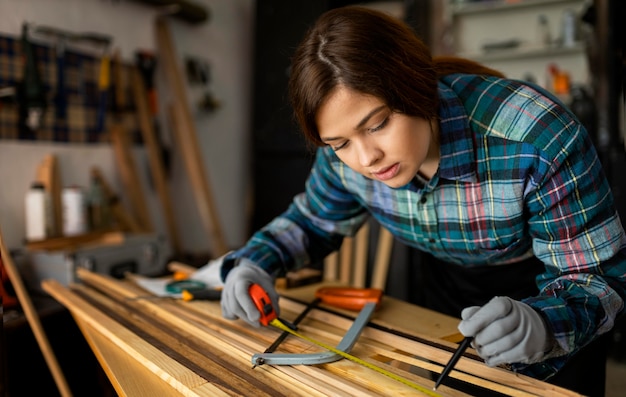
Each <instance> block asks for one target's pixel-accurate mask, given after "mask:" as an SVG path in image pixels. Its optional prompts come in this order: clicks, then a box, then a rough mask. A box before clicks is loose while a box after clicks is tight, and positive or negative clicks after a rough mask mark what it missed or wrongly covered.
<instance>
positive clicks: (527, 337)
mask: <svg viewBox="0 0 626 397" xmlns="http://www.w3.org/2000/svg"><path fill="white" fill-rule="evenodd" d="M461 318H462V319H463V321H461V323H460V324H459V331H461V333H462V334H463V335H465V336H473V337H474V341H473V342H472V346H473V347H474V348H475V349H476V352H477V353H478V354H479V355H480V357H482V358H483V359H484V360H485V363H486V364H487V365H489V366H491V367H493V366H496V365H500V364H511V363H524V364H533V363H536V362H539V361H542V359H543V358H544V356H545V354H546V352H547V351H548V350H550V346H551V343H550V340H551V339H550V338H549V334H548V330H547V328H546V326H545V324H544V322H543V319H542V318H541V316H540V315H539V313H537V312H536V311H535V310H534V309H533V308H532V307H530V306H528V305H527V304H525V303H522V302H519V301H516V300H513V299H511V298H508V297H495V298H493V299H492V300H491V301H489V302H488V303H487V304H486V305H484V306H482V307H479V306H472V307H468V308H465V309H464V310H463V312H462V313H461Z"/></svg>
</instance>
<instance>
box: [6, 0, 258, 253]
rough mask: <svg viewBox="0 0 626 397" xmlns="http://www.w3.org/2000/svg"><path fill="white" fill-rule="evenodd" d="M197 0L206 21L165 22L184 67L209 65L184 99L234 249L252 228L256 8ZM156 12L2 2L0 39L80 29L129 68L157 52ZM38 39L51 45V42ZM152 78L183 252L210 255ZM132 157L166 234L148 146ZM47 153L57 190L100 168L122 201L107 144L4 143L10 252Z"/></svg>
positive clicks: (91, 3) (100, 1) (136, 7)
mask: <svg viewBox="0 0 626 397" xmlns="http://www.w3.org/2000/svg"><path fill="white" fill-rule="evenodd" d="M194 3H196V4H201V5H204V6H205V7H206V8H207V10H208V11H209V14H210V16H209V19H208V21H206V22H204V23H201V24H191V23H188V22H185V21H183V20H181V19H177V18H170V20H169V22H170V24H169V26H170V29H171V32H172V37H173V41H174V43H175V46H176V50H177V51H178V53H179V58H180V62H181V66H182V65H183V59H187V58H190V57H191V58H194V59H196V60H199V61H200V62H201V63H202V64H204V65H208V66H209V68H210V69H209V74H208V77H209V78H208V80H207V81H204V82H201V83H197V84H189V85H188V87H187V91H188V102H189V104H190V105H191V106H192V109H191V113H192V115H193V118H194V121H195V126H196V131H197V133H198V143H199V146H200V151H201V153H202V159H203V161H204V166H205V168H206V171H207V175H208V178H209V183H210V186H211V188H212V192H213V194H214V200H215V205H216V207H217V212H218V214H219V216H220V219H219V222H220V224H221V226H222V229H223V231H224V234H225V239H226V242H227V244H228V245H229V246H230V247H233V248H235V247H238V246H240V245H241V244H243V243H244V242H245V240H246V238H247V236H248V230H247V226H248V224H249V220H248V219H247V216H248V215H249V214H248V213H247V208H248V207H249V203H248V200H249V199H248V197H249V196H250V191H249V187H250V186H251V183H250V176H249V167H250V161H249V157H250V156H249V150H250V149H249V145H250V144H249V135H250V133H249V130H250V125H249V124H250V117H249V115H250V113H251V112H250V110H249V107H250V102H251V100H250V95H251V93H250V91H251V74H252V62H251V59H252V54H253V51H252V44H251V43H252V31H253V28H254V26H253V22H254V7H255V2H254V0H229V1H219V0H195V1H194ZM162 12H164V11H163V10H162V9H161V10H160V9H158V8H155V7H152V6H148V5H145V4H143V3H141V2H135V1H130V0H119V1H113V0H54V1H50V0H0V36H9V37H10V36H12V37H15V38H18V39H19V37H20V34H21V30H22V24H23V23H24V22H28V23H33V24H37V25H46V26H52V27H57V28H61V29H64V30H67V31H70V32H77V33H80V32H96V33H100V34H105V35H110V36H111V37H112V39H113V41H112V43H111V49H112V50H119V53H120V55H121V60H122V62H128V63H133V62H134V59H135V58H134V57H135V52H136V51H138V50H148V51H153V52H156V48H155V42H156V41H155V31H154V21H155V18H156V17H157V16H158V15H159V14H160V13H162ZM39 40H41V38H39ZM33 41H35V40H33ZM38 43H39V44H44V45H46V44H47V45H52V44H53V43H54V41H49V42H48V43H45V42H43V41H39V42H38ZM80 50H81V51H84V52H86V53H89V51H90V48H89V47H88V46H85V48H82V49H80ZM92 50H94V49H93V48H92ZM95 50H97V49H95ZM95 55H97V53H96V54H95ZM155 78H156V86H157V92H158V97H159V105H160V109H159V113H160V117H159V124H160V134H161V137H162V139H163V141H164V144H165V145H166V146H168V147H169V148H170V150H171V169H170V172H169V179H168V182H169V185H170V194H171V197H172V200H173V204H174V215H175V219H176V223H177V229H178V233H179V236H180V240H181V242H182V248H183V250H184V251H185V252H191V253H204V252H207V251H209V250H210V247H211V244H210V241H209V238H210V237H209V236H208V235H207V232H206V230H205V227H204V226H203V224H202V223H201V219H202V218H201V217H200V216H199V214H198V210H197V205H196V203H195V199H194V195H193V191H192V188H191V185H190V182H189V179H188V176H187V173H186V169H185V167H184V163H183V159H182V158H181V155H180V151H179V150H178V148H177V147H176V145H175V141H173V140H172V138H171V135H170V132H169V131H168V122H169V121H168V120H167V118H166V117H165V115H166V114H167V111H166V105H167V104H168V103H170V101H172V100H175V98H172V97H171V95H170V93H169V92H167V89H166V87H165V80H164V75H163V72H162V71H161V70H159V69H158V65H157V71H156V74H155ZM206 97H210V98H211V99H212V100H214V101H215V102H216V103H217V104H218V106H217V108H215V109H213V110H207V108H206V107H204V108H203V107H201V106H200V105H198V104H199V103H200V102H202V100H203V99H205V98H206ZM204 103H205V104H206V101H205V102H204ZM133 153H134V155H135V162H136V164H137V167H138V171H139V172H140V175H141V178H142V187H143V189H144V190H143V191H144V192H145V194H146V197H147V200H148V203H146V205H147V207H148V208H149V211H150V214H151V216H152V220H153V222H154V224H155V227H156V228H157V231H158V232H159V233H160V234H163V235H166V234H167V232H166V227H165V222H164V219H163V216H162V210H161V208H162V207H161V205H160V203H159V201H158V196H157V193H156V191H155V189H154V187H153V186H152V184H151V183H150V181H149V179H150V178H149V167H148V159H147V155H146V152H145V149H144V148H143V146H141V145H135V146H134V147H133ZM47 154H55V155H56V156H57V159H58V161H59V168H60V176H61V180H62V184H63V186H68V185H79V186H84V187H87V186H88V185H89V170H90V168H91V167H92V166H96V165H97V166H98V167H99V168H100V169H101V171H102V173H103V174H104V176H105V178H106V179H107V180H108V181H109V182H110V183H111V184H112V187H113V188H114V189H115V190H116V191H117V192H118V193H120V194H121V195H122V199H123V200H124V201H125V200H127V199H126V198H125V197H124V195H123V192H122V191H121V186H122V184H121V179H120V176H119V172H118V170H117V168H116V164H115V156H114V153H113V151H112V147H111V146H110V144H109V143H107V142H104V143H103V142H80V143H76V142H54V141H51V140H31V141H29V140H21V139H0V180H1V181H2V186H1V187H0V226H1V227H2V231H3V233H4V237H5V242H6V243H7V245H8V246H9V248H19V247H20V246H21V245H22V244H23V238H24V195H25V193H26V191H27V189H28V188H29V186H30V184H31V182H32V181H33V179H34V178H35V176H36V170H37V167H38V165H39V163H40V162H41V161H42V160H43V158H44V156H45V155H47Z"/></svg>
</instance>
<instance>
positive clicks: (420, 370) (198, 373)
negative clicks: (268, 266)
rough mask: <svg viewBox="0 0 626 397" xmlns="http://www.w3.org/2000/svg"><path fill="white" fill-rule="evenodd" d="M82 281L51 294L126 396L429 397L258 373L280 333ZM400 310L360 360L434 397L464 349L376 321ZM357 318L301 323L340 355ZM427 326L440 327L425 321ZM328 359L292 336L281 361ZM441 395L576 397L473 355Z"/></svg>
mask: <svg viewBox="0 0 626 397" xmlns="http://www.w3.org/2000/svg"><path fill="white" fill-rule="evenodd" d="M78 277H79V278H80V279H81V281H82V282H81V283H80V284H74V285H70V286H63V285H61V284H60V283H58V282H56V281H54V280H47V281H44V283H43V288H44V289H45V290H46V291H47V292H48V293H49V294H50V295H52V296H53V297H54V298H55V299H56V300H58V301H59V302H60V303H61V304H63V305H64V306H66V307H67V308H68V309H69V310H70V312H71V313H72V314H73V316H74V318H75V319H76V321H77V322H78V324H79V325H80V326H81V329H82V330H83V332H85V333H86V337H87V339H88V341H90V344H91V345H92V348H93V349H94V352H96V356H97V357H98V358H99V359H100V360H101V363H102V365H103V367H104V368H105V369H106V372H107V375H108V376H109V378H110V379H111V381H112V383H113V385H114V387H116V390H117V391H118V393H119V394H120V395H131V394H132V393H129V392H128V390H129V389H128V387H129V386H128V383H129V382H130V383H131V384H133V385H135V387H140V386H138V384H140V383H141V382H142V378H141V376H144V377H146V376H147V375H146V374H150V375H149V376H148V377H151V378H153V379H152V381H149V380H148V379H147V378H146V385H148V384H153V383H151V382H153V381H155V379H156V384H157V385H163V384H167V385H168V387H169V388H171V389H172V390H168V394H166V395H170V393H169V392H170V391H171V392H172V394H171V395H187V396H209V395H211V396H214V395H224V396H237V395H255V396H264V395H266V396H281V395H282V396H298V395H301V396H356V395H358V396H413V395H415V396H419V395H424V394H423V393H420V392H419V391H418V390H415V389H413V388H411V387H409V386H406V385H405V384H403V383H401V382H398V381H396V380H394V379H391V378H389V377H386V376H384V375H382V374H379V373H377V372H375V371H372V370H371V369H369V368H367V367H365V366H362V365H359V364H357V363H354V362H352V361H349V360H345V359H343V360H339V361H337V362H333V363H329V364H321V365H294V366H290V365H286V366H271V365H261V366H258V367H256V368H254V369H252V365H251V363H250V359H251V357H252V355H253V354H255V353H259V352H263V351H264V350H265V349H266V348H267V347H268V346H269V345H271V344H272V342H273V341H274V340H275V339H276V338H277V337H278V336H279V334H280V331H278V330H276V329H274V328H272V327H261V328H255V327H252V326H250V325H248V324H247V323H245V322H243V321H241V320H237V321H232V320H226V319H224V318H223V317H222V315H221V309H220V305H219V302H215V301H192V302H184V301H181V300H175V299H171V298H158V297H155V296H150V295H149V294H148V293H147V291H145V290H143V289H141V288H140V287H139V286H137V285H135V284H133V283H131V282H130V281H125V280H117V279H113V278H110V277H107V276H104V275H101V274H96V273H91V272H89V271H87V270H82V269H81V270H80V271H79V272H78ZM312 299H313V295H311V300H312ZM398 303H399V302H397V301H396V300H394V299H391V298H387V297H383V300H382V302H381V305H380V307H379V309H378V310H377V312H376V313H374V315H373V317H372V320H371V322H370V324H369V325H368V326H367V327H365V329H364V330H363V332H362V334H361V336H360V337H359V339H358V341H357V343H356V344H355V346H354V348H353V349H352V351H351V353H352V354H354V355H355V356H357V357H359V358H360V359H362V360H364V361H367V362H369V363H372V364H374V365H376V366H380V367H382V368H384V369H385V370H386V371H390V372H392V373H394V374H395V375H397V376H399V377H402V378H404V379H407V380H409V381H410V382H414V383H416V384H419V385H421V386H423V387H424V388H425V389H432V387H433V386H434V379H436V378H437V375H438V374H439V373H440V372H441V370H442V368H443V366H444V365H445V363H446V362H447V361H448V360H449V358H450V356H451V355H452V352H453V351H454V348H455V347H456V344H455V343H453V342H450V341H448V340H444V339H438V338H435V337H431V336H428V335H423V334H420V333H419V332H414V333H413V334H411V333H410V332H408V331H410V330H409V329H408V327H407V326H406V325H403V326H401V327H402V328H403V330H402V331H400V330H398V329H392V328H390V327H389V326H388V325H390V324H391V323H392V321H391V320H389V319H385V320H384V321H378V319H377V317H378V318H380V317H384V316H383V315H384V313H385V312H389V311H391V312H393V310H392V308H393V306H396V304H398ZM280 306H281V317H283V318H285V319H287V320H293V319H294V318H295V317H297V316H298V314H299V313H300V312H302V311H303V310H304V309H305V308H306V306H307V301H302V300H301V299H300V297H299V298H297V299H296V298H287V297H286V296H283V297H282V298H281V302H280ZM399 306H400V307H402V308H403V311H404V316H405V317H408V318H410V317H411V316H414V321H420V318H419V314H423V313H424V312H423V311H420V310H419V309H420V308H417V307H416V306H413V305H409V304H407V303H402V304H399ZM411 306H412V307H413V308H415V309H416V310H415V311H414V312H411V311H410V309H411ZM422 310H423V309H422ZM357 315H358V313H355V312H352V313H350V312H349V311H348V312H344V311H336V310H332V309H328V308H325V307H324V306H323V305H320V306H319V307H315V308H314V309H312V310H311V311H310V312H309V313H308V315H307V316H306V317H305V318H304V319H303V320H302V321H301V322H300V323H299V325H298V330H299V331H298V332H300V333H303V334H306V335H308V336H309V337H312V338H315V339H316V340H319V341H322V342H324V343H327V344H329V345H333V346H334V345H337V343H338V342H339V341H340V340H341V339H342V337H343V336H344V334H345V333H346V331H347V330H348V329H349V328H350V326H351V325H352V323H353V321H354V318H355V317H356V316H357ZM422 317H425V316H422ZM404 321H406V319H405V320H404ZM423 321H433V320H431V319H430V318H423ZM434 321H435V322H436V321H438V320H434ZM442 324H443V323H442ZM444 325H445V324H444ZM444 332H445V331H444ZM103 346H104V347H103ZM105 349H109V350H111V349H113V350H115V351H116V353H115V354H116V357H117V358H116V360H117V361H124V363H125V365H126V366H130V367H136V368H137V370H136V371H137V374H138V375H137V377H135V376H128V368H126V369H125V370H124V371H122V372H119V371H118V372H116V370H115V368H113V365H112V364H111V363H110V362H109V361H107V360H105V358H106V357H107V354H106V353H105V352H104V351H105ZM320 350H321V348H320V347H318V346H315V345H312V344H311V343H309V342H307V341H305V340H302V339H298V338H296V337H292V336H290V337H288V338H286V339H285V340H284V341H283V342H282V343H281V345H280V346H279V347H278V349H277V350H276V352H277V353H279V352H280V353H305V352H306V353H310V352H315V351H320ZM470 350H471V349H470ZM109 356H110V355H109ZM124 378H126V379H125V380H124ZM146 387H148V386H146ZM127 393H128V394H127ZM436 395H442V396H468V395H480V396H503V395H513V396H536V395H538V396H574V395H576V394H575V393H573V392H570V391H567V390H564V389H561V388H558V387H556V386H553V385H550V384H547V383H544V382H540V381H538V380H535V379H532V378H528V377H525V376H522V375H517V374H514V373H512V372H510V371H507V370H504V369H501V368H490V367H487V366H486V365H485V364H484V363H482V361H481V360H480V359H479V358H478V357H477V356H475V354H472V352H471V351H468V353H467V354H466V355H465V356H464V357H462V358H461V359H460V360H459V362H458V364H457V365H456V367H455V370H453V371H452V372H451V374H450V378H449V381H447V382H445V383H444V384H443V385H441V386H440V387H439V388H438V389H437V391H436Z"/></svg>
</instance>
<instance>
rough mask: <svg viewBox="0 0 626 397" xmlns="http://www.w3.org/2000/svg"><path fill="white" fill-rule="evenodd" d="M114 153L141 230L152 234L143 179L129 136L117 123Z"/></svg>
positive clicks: (113, 139) (112, 133) (114, 136)
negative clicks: (140, 175) (142, 186)
mask: <svg viewBox="0 0 626 397" xmlns="http://www.w3.org/2000/svg"><path fill="white" fill-rule="evenodd" d="M110 136H111V142H112V143H113V151H114V153H115V157H116V160H117V162H116V163H117V165H118V171H119V173H120V177H121V178H122V183H123V184H124V191H125V192H126V194H127V195H128V199H129V201H130V204H131V207H132V209H133V213H134V215H135V216H136V217H137V222H138V223H139V225H140V227H141V230H142V231H144V232H152V231H153V230H154V226H153V225H152V220H151V219H150V214H149V213H148V206H147V205H146V198H145V196H144V194H143V191H142V189H141V179H140V178H139V173H138V172H137V166H136V164H135V160H134V158H133V154H132V152H131V145H130V140H129V137H128V134H127V133H126V131H125V130H124V128H123V127H122V126H121V125H120V124H119V123H115V124H113V126H112V127H111V130H110Z"/></svg>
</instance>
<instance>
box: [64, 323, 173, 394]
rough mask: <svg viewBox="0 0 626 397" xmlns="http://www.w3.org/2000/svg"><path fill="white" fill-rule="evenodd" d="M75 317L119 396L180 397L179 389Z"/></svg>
mask: <svg viewBox="0 0 626 397" xmlns="http://www.w3.org/2000/svg"><path fill="white" fill-rule="evenodd" d="M74 320H75V321H76V324H78V327H79V328H80V330H81V332H82V333H83V335H84V336H85V339H86V340H87V343H89V346H90V347H91V350H92V351H93V352H94V354H95V356H96V358H97V359H98V361H99V362H100V365H101V366H102V367H103V369H104V372H105V373H106V375H107V377H108V378H109V381H110V382H111V384H112V385H113V388H114V389H115V391H116V393H117V395H118V396H122V397H127V396H128V397H153V396H159V397H180V394H181V393H179V392H178V391H176V390H175V389H174V388H172V386H170V385H169V384H168V383H167V382H165V381H164V380H163V379H161V378H159V377H158V376H157V375H155V374H154V373H152V372H150V371H149V370H148V369H147V368H146V367H144V366H143V365H137V361H135V359H134V358H132V357H130V355H128V354H127V352H126V351H124V350H122V349H121V348H120V347H119V346H117V345H115V344H113V343H111V342H110V341H109V340H108V339H106V338H105V337H104V336H103V335H102V334H101V333H100V332H98V331H97V330H96V329H94V328H93V327H92V326H90V325H88V324H86V323H85V322H84V321H83V320H82V319H81V318H80V317H79V316H74Z"/></svg>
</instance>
